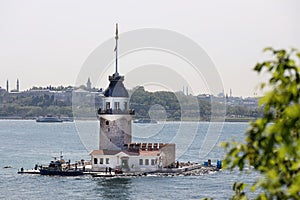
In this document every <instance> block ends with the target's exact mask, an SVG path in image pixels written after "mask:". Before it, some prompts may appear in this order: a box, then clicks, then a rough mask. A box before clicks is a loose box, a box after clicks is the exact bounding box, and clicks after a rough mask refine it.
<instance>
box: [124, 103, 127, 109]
mask: <svg viewBox="0 0 300 200" xmlns="http://www.w3.org/2000/svg"><path fill="white" fill-rule="evenodd" d="M124 110H127V102H124Z"/></svg>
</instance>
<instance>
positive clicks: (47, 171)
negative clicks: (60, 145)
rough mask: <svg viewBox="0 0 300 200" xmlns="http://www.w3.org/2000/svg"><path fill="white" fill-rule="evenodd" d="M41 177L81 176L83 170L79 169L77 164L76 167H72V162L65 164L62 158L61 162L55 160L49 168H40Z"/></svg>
mask: <svg viewBox="0 0 300 200" xmlns="http://www.w3.org/2000/svg"><path fill="white" fill-rule="evenodd" d="M40 174H41V175H56V176H80V175H83V170H79V169H78V168H77V163H75V167H72V166H71V163H70V161H69V162H65V160H64V159H63V158H62V156H60V159H59V160H56V159H54V161H51V162H50V163H49V165H48V166H41V167H40Z"/></svg>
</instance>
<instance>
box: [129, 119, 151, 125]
mask: <svg viewBox="0 0 300 200" xmlns="http://www.w3.org/2000/svg"><path fill="white" fill-rule="evenodd" d="M133 123H140V124H157V121H156V120H154V119H136V120H134V121H133Z"/></svg>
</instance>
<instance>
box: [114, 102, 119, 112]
mask: <svg viewBox="0 0 300 200" xmlns="http://www.w3.org/2000/svg"><path fill="white" fill-rule="evenodd" d="M115 109H116V110H119V109H120V102H115Z"/></svg>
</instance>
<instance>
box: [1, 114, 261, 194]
mask: <svg viewBox="0 0 300 200" xmlns="http://www.w3.org/2000/svg"><path fill="white" fill-rule="evenodd" d="M80 124H81V125H82V124H85V125H86V127H85V128H82V127H81V128H78V127H79V126H80ZM209 126H211V124H210V123H207V122H201V123H199V124H195V122H182V123H180V122H166V123H163V124H161V123H159V124H153V125H149V124H133V141H136V142H140V141H146V142H176V145H177V148H178V152H179V153H178V154H179V155H177V159H178V160H179V161H192V162H200V163H202V162H203V161H205V160H206V159H212V162H213V163H215V162H216V160H217V159H222V158H223V157H224V151H223V149H222V148H221V147H220V145H219V143H220V142H222V141H229V140H232V139H235V140H237V141H241V140H242V139H243V138H244V133H245V131H246V129H247V127H248V124H247V123H224V124H222V126H223V127H222V130H221V132H220V133H214V134H216V136H215V139H216V142H217V143H216V145H214V143H215V141H208V140H207V141H206V142H208V144H211V145H212V146H211V151H207V155H205V157H201V155H203V154H201V155H200V154H199V152H200V149H201V148H202V147H203V141H204V140H205V137H206V133H207V131H208V129H209ZM216 126H220V124H216ZM96 129H98V122H96V121H81V122H76V123H52V124H51V123H36V122H35V121H30V120H24V121H22V120H0V159H1V160H0V199H67V198H68V199H201V198H204V197H212V198H214V199H229V198H230V196H231V195H232V194H233V191H232V184H233V183H234V182H235V181H247V182H250V183H251V182H253V181H254V180H255V178H257V174H255V173H254V174H253V173H252V174H247V173H240V172H237V171H234V172H231V171H227V170H222V171H221V172H217V173H213V174H206V175H202V176H185V177H183V176H175V177H155V176H154V177H153V176H149V177H132V178H92V177H90V176H81V177H57V176H54V177H51V176H40V175H26V174H23V175H20V174H17V171H18V169H20V168H21V167H24V168H25V169H31V168H33V166H34V165H35V164H36V163H39V164H46V163H48V162H49V161H50V160H51V159H52V156H59V155H60V151H63V154H64V157H65V158H66V159H71V160H72V161H75V160H80V159H82V158H83V159H86V160H87V159H89V151H90V150H91V149H89V145H87V144H86V142H85V145H86V147H87V149H86V147H85V146H84V145H83V144H82V142H81V140H80V137H81V138H82V137H85V135H89V134H86V133H92V134H91V135H93V137H94V136H95V135H97V132H95V130H96ZM82 130H83V132H84V133H82ZM78 131H79V134H78ZM178 136H180V137H178ZM90 137H92V136H90ZM210 139H211V138H210ZM97 140H98V138H95V139H94V138H88V139H86V140H85V141H91V143H93V142H94V144H91V146H95V145H96V144H97V143H98V141H97ZM95 141H96V142H95ZM4 166H12V168H3V167H4Z"/></svg>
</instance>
